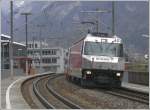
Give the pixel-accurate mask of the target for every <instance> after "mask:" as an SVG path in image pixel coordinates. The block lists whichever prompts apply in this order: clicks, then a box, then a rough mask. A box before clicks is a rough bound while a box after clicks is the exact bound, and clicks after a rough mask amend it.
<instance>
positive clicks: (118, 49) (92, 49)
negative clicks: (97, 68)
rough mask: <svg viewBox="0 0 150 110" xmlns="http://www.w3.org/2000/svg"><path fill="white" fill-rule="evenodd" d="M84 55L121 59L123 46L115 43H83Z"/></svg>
mask: <svg viewBox="0 0 150 110" xmlns="http://www.w3.org/2000/svg"><path fill="white" fill-rule="evenodd" d="M84 54H85V55H97V56H111V57H122V56H123V45H122V44H117V43H101V42H85V48H84Z"/></svg>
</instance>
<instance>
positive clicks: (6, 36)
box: [1, 34, 11, 39]
mask: <svg viewBox="0 0 150 110" xmlns="http://www.w3.org/2000/svg"><path fill="white" fill-rule="evenodd" d="M2 36H3V37H5V38H9V39H10V38H11V37H10V36H8V35H5V34H1V37H2Z"/></svg>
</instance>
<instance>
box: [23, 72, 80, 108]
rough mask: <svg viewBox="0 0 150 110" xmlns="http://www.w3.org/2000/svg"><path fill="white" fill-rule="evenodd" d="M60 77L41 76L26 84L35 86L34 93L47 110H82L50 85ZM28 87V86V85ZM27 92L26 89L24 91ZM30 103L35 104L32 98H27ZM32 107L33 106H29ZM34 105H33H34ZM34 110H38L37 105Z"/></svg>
mask: <svg viewBox="0 0 150 110" xmlns="http://www.w3.org/2000/svg"><path fill="white" fill-rule="evenodd" d="M58 76H60V75H56V74H51V75H45V76H40V77H36V78H31V79H28V80H27V82H26V83H29V82H30V84H31V83H32V85H33V92H34V94H35V95H36V96H37V98H38V99H39V101H40V102H41V103H42V104H43V105H44V107H45V108H48V109H80V108H81V107H80V106H79V105H76V104H74V103H73V102H71V101H70V100H68V99H66V98H65V97H63V96H61V95H60V94H58V93H57V92H56V91H55V90H53V88H52V87H51V86H50V85H49V84H48V81H49V80H53V79H54V78H56V77H58ZM26 83H25V84H26ZM26 86H27V84H26ZM23 90H25V89H23ZM29 96H30V95H29ZM27 101H28V102H29V103H33V102H32V101H31V98H27ZM29 105H31V104H29ZM32 105H33V104H32ZM31 107H32V108H36V104H35V103H34V106H31Z"/></svg>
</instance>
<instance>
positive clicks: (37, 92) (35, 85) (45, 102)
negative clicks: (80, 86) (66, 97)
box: [33, 75, 55, 109]
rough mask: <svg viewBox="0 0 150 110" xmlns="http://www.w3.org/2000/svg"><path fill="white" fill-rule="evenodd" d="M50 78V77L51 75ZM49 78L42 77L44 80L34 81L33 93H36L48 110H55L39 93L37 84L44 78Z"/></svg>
mask: <svg viewBox="0 0 150 110" xmlns="http://www.w3.org/2000/svg"><path fill="white" fill-rule="evenodd" d="M49 76H50V75H49ZM49 76H45V77H42V78H39V79H38V80H36V81H34V82H33V91H34V93H35V95H36V96H37V98H38V99H39V101H40V102H41V103H42V104H43V105H44V106H45V107H46V108H48V109H55V107H54V106H53V105H52V104H50V103H49V102H48V101H47V100H46V99H45V98H44V97H43V96H42V95H41V94H40V92H39V91H38V89H37V83H38V82H39V81H40V80H42V79H43V78H46V77H49Z"/></svg>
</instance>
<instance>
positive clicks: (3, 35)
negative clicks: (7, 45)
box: [1, 34, 26, 46]
mask: <svg viewBox="0 0 150 110" xmlns="http://www.w3.org/2000/svg"><path fill="white" fill-rule="evenodd" d="M1 37H5V38H8V39H10V38H11V37H10V36H8V35H5V34H1ZM3 41H4V42H5V41H7V40H2V42H3ZM13 43H14V44H17V45H21V46H26V45H24V44H23V43H19V42H13Z"/></svg>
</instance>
